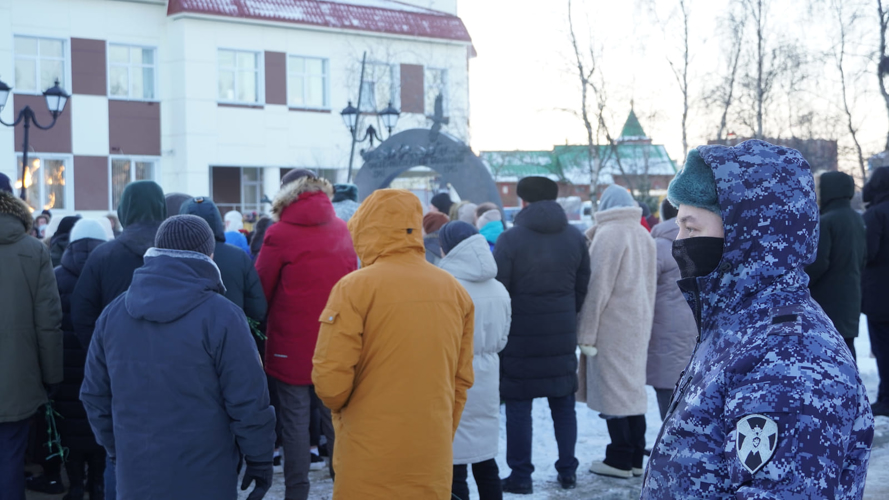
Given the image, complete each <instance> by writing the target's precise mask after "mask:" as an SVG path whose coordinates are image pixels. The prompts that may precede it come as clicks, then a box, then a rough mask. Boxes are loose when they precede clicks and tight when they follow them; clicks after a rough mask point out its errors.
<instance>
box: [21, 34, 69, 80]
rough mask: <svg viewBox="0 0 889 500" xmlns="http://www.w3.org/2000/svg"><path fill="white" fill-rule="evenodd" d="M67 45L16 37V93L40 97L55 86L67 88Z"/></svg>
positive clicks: (52, 41)
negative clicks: (39, 95)
mask: <svg viewBox="0 0 889 500" xmlns="http://www.w3.org/2000/svg"><path fill="white" fill-rule="evenodd" d="M65 67H66V57H65V41H64V40H56V39H52V38H35V37H30V36H16V37H15V90H16V92H20V93H30V94H39V93H42V92H43V91H44V90H46V89H48V88H50V87H52V86H53V85H55V82H56V80H58V81H59V87H61V88H66V82H65Z"/></svg>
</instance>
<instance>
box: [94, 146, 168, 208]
mask: <svg viewBox="0 0 889 500" xmlns="http://www.w3.org/2000/svg"><path fill="white" fill-rule="evenodd" d="M114 160H129V161H130V163H133V164H135V163H136V162H152V163H153V164H154V167H153V169H152V178H151V179H140V180H148V181H154V182H157V183H158V184H160V182H159V181H158V179H160V164H161V157H160V156H148V155H108V171H107V174H108V210H111V211H114V210H117V207H115V206H114V170H113V168H114V167H113V165H114ZM135 172H136V169H135V168H131V169H130V182H128V183H127V184H131V183H133V182H135V181H136V180H135V179H133V177H134V176H135V175H136V173H135Z"/></svg>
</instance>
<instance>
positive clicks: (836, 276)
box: [806, 172, 867, 339]
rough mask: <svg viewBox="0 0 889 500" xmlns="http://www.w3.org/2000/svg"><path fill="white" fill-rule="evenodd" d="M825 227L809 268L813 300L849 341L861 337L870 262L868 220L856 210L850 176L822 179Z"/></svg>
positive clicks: (834, 174) (831, 175)
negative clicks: (863, 290) (864, 279)
mask: <svg viewBox="0 0 889 500" xmlns="http://www.w3.org/2000/svg"><path fill="white" fill-rule="evenodd" d="M820 190H821V225H820V236H819V239H818V253H817V256H816V258H815V262H813V263H812V264H810V265H809V266H808V267H807V268H806V273H807V274H808V275H809V291H810V292H811V294H812V298H813V299H815V301H816V302H818V305H820V306H821V308H822V309H824V312H825V313H827V316H828V317H829V318H830V319H831V321H833V324H834V326H836V329H837V331H839V332H840V335H842V336H843V338H846V339H852V338H855V337H857V336H858V322H859V319H860V318H861V272H862V270H863V269H864V264H865V261H866V260H867V242H866V235H865V229H864V219H862V218H861V215H859V214H858V212H856V211H855V210H853V209H852V206H851V200H852V196H853V195H854V194H855V184H854V181H853V179H852V177H850V176H849V175H846V174H844V173H842V172H828V173H825V174H823V175H822V176H821V186H820Z"/></svg>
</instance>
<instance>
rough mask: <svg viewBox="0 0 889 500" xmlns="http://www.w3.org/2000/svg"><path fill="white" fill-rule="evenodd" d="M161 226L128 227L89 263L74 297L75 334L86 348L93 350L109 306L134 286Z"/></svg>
mask: <svg viewBox="0 0 889 500" xmlns="http://www.w3.org/2000/svg"><path fill="white" fill-rule="evenodd" d="M160 225H161V222H160V221H145V222H136V223H134V224H131V225H128V226H127V227H126V229H124V231H123V232H122V233H120V237H118V238H117V239H115V240H112V241H109V242H108V243H104V244H102V245H99V248H97V249H96V250H95V251H93V253H92V254H91V255H90V257H89V259H88V260H87V261H86V265H85V266H84V268H83V272H82V273H81V275H80V279H79V280H77V286H76V287H75V288H74V295H73V296H72V297H71V320H72V322H73V324H74V333H75V334H77V338H78V339H79V340H80V344H81V345H82V346H83V347H84V348H88V347H89V344H90V339H91V338H92V336H93V329H94V328H95V327H96V320H97V319H99V315H101V314H102V310H103V309H105V306H107V305H108V304H110V303H111V301H113V300H114V299H116V298H117V296H118V295H120V294H122V293H123V292H125V291H127V288H129V287H130V282H131V281H132V280H133V272H134V271H135V270H136V269H139V268H140V267H142V263H143V261H142V256H143V255H145V251H146V250H148V249H149V248H151V247H153V246H154V237H155V235H156V234H157V229H158V227H160Z"/></svg>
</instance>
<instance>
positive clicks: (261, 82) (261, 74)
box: [215, 47, 265, 107]
mask: <svg viewBox="0 0 889 500" xmlns="http://www.w3.org/2000/svg"><path fill="white" fill-rule="evenodd" d="M223 50H225V51H229V52H234V53H235V67H234V68H226V69H231V70H234V72H235V80H234V94H235V97H237V95H238V78H237V73H238V67H237V54H238V53H239V52H246V53H250V54H253V55H254V56H256V70H255V71H256V100H255V101H239V100H237V99H233V100H230V99H222V98H220V97H219V80H220V75H221V73H222V66H221V61H220V60H219V52H220V51H223ZM215 84H216V102H217V103H218V104H233V105H235V106H256V107H263V106H264V104H265V52H263V51H262V50H252V49H235V48H231V47H216V81H215Z"/></svg>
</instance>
